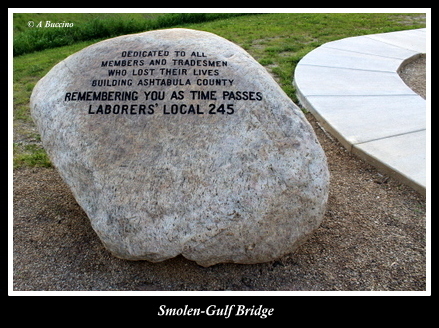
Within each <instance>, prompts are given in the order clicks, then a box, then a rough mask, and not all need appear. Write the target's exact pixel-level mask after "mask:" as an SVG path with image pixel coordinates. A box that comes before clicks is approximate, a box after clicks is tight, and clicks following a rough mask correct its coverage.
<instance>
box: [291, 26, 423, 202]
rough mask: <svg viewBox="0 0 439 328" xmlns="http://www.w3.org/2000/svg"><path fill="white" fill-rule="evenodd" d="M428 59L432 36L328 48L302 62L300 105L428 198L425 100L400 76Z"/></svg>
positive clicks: (363, 40) (412, 34)
mask: <svg viewBox="0 0 439 328" xmlns="http://www.w3.org/2000/svg"><path fill="white" fill-rule="evenodd" d="M425 52H426V29H416V30H407V31H399V32H391V33H383V34H372V35H365V36H358V37H351V38H346V39H342V40H338V41H333V42H329V43H326V44H324V45H322V46H320V47H318V48H316V49H314V50H313V51H311V52H310V53H308V54H307V55H306V56H305V57H303V58H302V60H301V61H300V62H299V63H298V65H297V67H296V70H295V73H294V84H295V87H296V90H297V96H298V98H299V101H300V103H301V104H302V105H303V107H305V108H306V109H308V110H309V111H311V112H312V113H313V115H314V116H315V117H316V118H317V119H318V120H319V121H320V123H321V124H322V125H323V126H324V127H325V129H327V130H328V131H329V132H330V133H331V134H332V135H334V136H335V137H336V138H337V139H338V140H339V141H340V142H341V143H342V144H343V145H344V146H345V147H346V148H347V149H348V150H349V151H351V152H353V153H354V154H356V155H358V156H359V157H361V158H363V159H364V160H366V161H367V162H369V163H371V164H372V165H374V166H375V167H377V168H378V169H380V170H381V171H384V172H385V173H387V174H389V175H391V176H393V177H395V178H397V179H398V180H400V181H401V182H403V183H405V184H408V185H409V186H411V187H412V188H414V189H415V190H417V191H419V192H420V193H421V194H423V195H425V193H426V191H425V189H426V101H425V99H423V98H422V97H420V96H419V95H418V94H416V93H415V92H414V91H412V90H411V89H410V88H409V87H408V86H407V85H406V84H405V83H404V82H403V81H402V80H401V78H400V77H399V75H398V69H399V68H400V66H401V65H402V64H404V63H406V62H407V61H408V60H412V59H414V58H416V57H417V56H419V55H420V54H423V53H425Z"/></svg>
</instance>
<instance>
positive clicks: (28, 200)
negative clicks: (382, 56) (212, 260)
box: [13, 64, 426, 291]
mask: <svg viewBox="0 0 439 328" xmlns="http://www.w3.org/2000/svg"><path fill="white" fill-rule="evenodd" d="M424 65H425V64H424ZM421 68H422V67H421ZM418 70H419V68H418ZM424 70H425V66H424ZM424 76H425V75H424ZM421 82H422V81H421ZM423 83H424V84H425V78H424V81H423ZM424 97H425V95H424ZM307 118H308V120H309V121H310V122H311V124H312V125H313V127H314V129H315V131H316V134H317V136H318V138H319V140H320V142H321V144H322V147H323V148H324V150H325V152H326V155H327V158H328V164H329V170H330V173H331V186H330V195H329V201H328V206H327V211H326V214H325V217H324V220H323V222H322V224H321V226H320V227H319V228H318V229H317V230H316V231H315V233H314V234H313V236H312V237H311V238H310V239H309V240H308V241H307V242H305V243H304V244H303V245H302V246H301V247H299V248H298V249H297V250H296V251H295V252H294V253H292V254H288V255H286V256H284V257H282V258H280V259H278V260H276V261H272V262H268V263H262V264H254V265H240V264H218V265H215V266H212V267H208V268H203V267H201V266H198V265H197V264H196V263H194V262H192V261H189V260H186V259H185V258H183V257H181V256H180V257H177V258H174V259H170V260H167V261H164V262H161V263H150V262H146V261H125V260H120V259H118V258H115V257H113V256H112V255H111V254H110V253H109V252H108V251H106V250H105V248H104V247H103V246H102V244H101V242H100V241H99V239H98V237H97V235H96V234H95V232H94V231H93V230H92V228H91V226H90V223H89V221H88V218H87V216H86V214H85V213H84V212H83V211H82V209H81V208H80V207H79V205H78V204H77V203H76V201H75V199H74V198H73V196H72V194H71V192H70V191H69V189H68V188H67V187H66V185H65V184H64V183H63V181H62V180H61V178H60V177H59V175H58V174H57V172H56V171H55V170H54V169H50V168H49V169H48V168H21V169H17V170H14V174H13V186H14V189H13V208H14V215H13V217H14V220H13V264H14V265H13V290H14V291H423V290H425V289H426V203H425V199H424V198H423V197H422V196H421V195H420V194H418V193H416V192H415V191H413V190H412V189H410V188H409V187H407V186H405V185H402V184H400V183H399V182H398V181H396V180H394V179H393V178H390V177H388V176H386V175H382V174H380V173H379V172H378V171H377V170H376V169H375V168H374V167H372V166H370V165H368V164H366V163H365V162H363V161H362V160H360V159H358V158H357V157H355V156H354V155H352V154H350V153H349V152H347V151H346V150H345V149H344V148H343V147H342V146H341V145H340V144H339V143H338V142H337V141H336V140H335V139H333V138H332V137H331V136H330V135H329V134H327V133H326V132H325V131H323V130H322V129H321V128H320V126H319V125H318V124H317V123H316V121H315V119H314V118H313V116H312V115H311V114H307Z"/></svg>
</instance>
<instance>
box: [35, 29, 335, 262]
mask: <svg viewBox="0 0 439 328" xmlns="http://www.w3.org/2000/svg"><path fill="white" fill-rule="evenodd" d="M31 111H32V116H33V119H34V120H35V123H36V125H37V126H38V129H39V131H40V133H41V139H42V142H43V145H44V147H45V149H46V150H47V153H48V154H49V156H50V158H51V160H52V162H53V164H54V165H55V167H56V168H57V170H58V171H59V173H60V175H61V176H62V178H63V179H64V181H65V182H66V184H67V185H68V186H69V187H70V188H71V190H72V192H73V194H74V196H75V198H76V200H77V202H78V203H79V205H80V206H81V207H82V208H83V209H84V211H85V212H86V214H87V215H88V217H89V219H90V222H91V225H92V227H93V229H94V230H95V231H96V233H97V234H98V236H99V238H100V239H101V240H102V242H103V244H104V245H105V247H106V248H107V249H108V250H109V251H111V252H112V253H113V254H114V255H115V256H117V257H120V258H123V259H130V260H149V261H153V262H157V261H163V260H166V259H169V258H172V257H175V256H177V255H180V254H182V255H183V256H184V257H186V258H188V259H190V260H193V261H196V262H197V263H198V264H200V265H203V266H209V265H213V264H216V263H224V262H234V263H259V262H265V261H270V260H274V259H276V258H279V257H280V256H282V255H284V254H286V253H290V252H292V251H293V250H294V249H295V248H296V247H297V245H299V244H300V243H301V242H303V241H304V240H305V239H306V238H307V237H308V236H309V235H310V234H311V233H312V232H313V231H314V230H315V229H316V228H317V227H318V226H319V224H320V222H321V220H322V218H323V214H324V211H325V206H326V201H327V197H328V183H329V174H328V169H327V164H326V157H325V154H324V152H323V150H322V148H321V146H320V144H319V143H318V141H317V139H316V136H315V134H314V131H313V130H312V128H311V126H310V124H309V123H308V122H307V120H306V119H305V117H304V115H303V114H302V112H301V111H300V109H299V108H298V107H297V106H296V105H294V103H293V102H292V101H291V100H290V99H289V98H288V97H287V96H286V94H285V93H284V92H283V91H282V90H281V89H280V87H279V86H278V85H277V83H276V82H275V81H274V80H273V78H272V77H271V76H270V75H269V74H268V73H267V71H266V70H265V69H264V68H263V67H262V66H261V65H260V64H258V63H257V62H256V61H255V60H254V59H253V58H252V57H251V56H250V55H249V54H248V53H247V52H245V51H244V50H243V49H242V48H240V47H238V46H237V45H235V44H233V43H232V42H230V41H227V40H225V39H223V38H221V37H219V36H216V35H214V34H212V33H207V32H202V31H195V30H188V29H168V30H157V31H151V32H145V33H140V34H133V35H125V36H121V37H116V38H113V39H109V40H105V41H102V42H99V43H96V44H94V45H92V46H89V47H87V48H85V49H83V50H81V51H79V52H77V53H75V54H73V55H71V56H70V57H68V58H66V59H65V60H63V61H62V62H60V63H59V64H57V65H56V66H55V67H54V68H53V69H52V70H51V71H50V72H49V73H48V74H47V75H46V76H45V77H43V78H42V79H41V80H40V81H39V82H38V84H37V85H36V86H35V88H34V91H33V93H32V97H31Z"/></svg>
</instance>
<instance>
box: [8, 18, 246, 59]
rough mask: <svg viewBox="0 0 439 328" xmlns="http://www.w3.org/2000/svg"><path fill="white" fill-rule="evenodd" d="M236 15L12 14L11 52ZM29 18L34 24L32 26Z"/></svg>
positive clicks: (22, 52) (34, 49)
mask: <svg viewBox="0 0 439 328" xmlns="http://www.w3.org/2000/svg"><path fill="white" fill-rule="evenodd" d="M239 15H243V14H237V13H228V14H224V13H173V14H15V15H14V46H13V49H14V50H13V53H14V56H18V55H23V54H26V53H31V52H34V51H41V50H44V49H50V48H57V47H61V46H66V45H71V44H74V43H77V42H80V41H86V40H93V39H99V38H110V37H114V36H118V35H123V34H130V33H136V32H141V31H149V30H154V29H160V28H166V27H172V26H176V25H181V24H193V23H200V22H206V21H213V20H217V19H224V18H228V17H234V16H239ZM29 22H32V24H33V25H32V26H31V27H30V26H29ZM46 22H51V23H69V24H73V26H71V27H46ZM49 26H50V25H49ZM61 26H63V25H61Z"/></svg>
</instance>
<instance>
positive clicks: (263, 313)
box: [157, 304, 274, 319]
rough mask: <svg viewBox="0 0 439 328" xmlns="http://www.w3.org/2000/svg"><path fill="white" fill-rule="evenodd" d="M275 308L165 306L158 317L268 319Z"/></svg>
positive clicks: (160, 307)
mask: <svg viewBox="0 0 439 328" xmlns="http://www.w3.org/2000/svg"><path fill="white" fill-rule="evenodd" d="M273 312H274V308H269V307H264V306H263V305H252V306H248V305H242V304H230V305H224V306H217V305H208V306H206V307H205V308H199V307H191V306H189V305H184V306H182V307H168V306H166V305H164V304H162V305H160V306H159V308H158V312H157V315H158V316H163V317H166V316H170V317H185V316H195V317H196V316H208V317H211V316H216V317H224V318H225V319H228V318H230V317H259V318H261V319H266V318H268V317H270V316H272V315H273Z"/></svg>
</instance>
